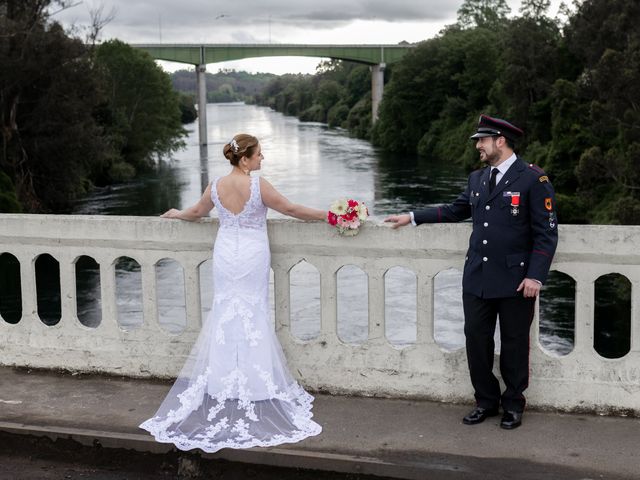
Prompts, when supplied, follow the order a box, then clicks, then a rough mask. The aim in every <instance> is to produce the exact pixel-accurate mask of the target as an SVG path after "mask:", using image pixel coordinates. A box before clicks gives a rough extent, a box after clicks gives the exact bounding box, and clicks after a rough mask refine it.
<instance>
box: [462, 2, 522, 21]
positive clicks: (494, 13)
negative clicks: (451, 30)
mask: <svg viewBox="0 0 640 480" xmlns="http://www.w3.org/2000/svg"><path fill="white" fill-rule="evenodd" d="M509 13H511V8H509V5H507V1H506V0H464V2H463V3H462V6H461V7H460V8H459V9H458V21H457V24H458V25H459V26H460V27H462V28H473V27H484V28H496V27H500V26H501V25H503V24H504V23H505V22H506V21H507V15H509Z"/></svg>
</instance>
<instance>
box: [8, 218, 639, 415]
mask: <svg viewBox="0 0 640 480" xmlns="http://www.w3.org/2000/svg"><path fill="white" fill-rule="evenodd" d="M0 225H1V228H0V253H3V252H7V253H10V254H12V255H14V256H15V257H16V258H17V259H18V261H19V262H20V273H21V289H22V319H21V320H20V321H19V322H18V323H17V324H9V323H7V322H4V321H0V336H1V337H2V339H3V341H2V344H1V345H0V364H2V365H18V366H30V367H42V368H66V369H72V370H79V371H102V372H109V373H117V374H123V375H130V376H158V377H173V376H176V375H177V373H178V372H179V369H180V367H181V365H182V363H183V361H184V359H185V358H186V355H187V354H188V352H189V350H190V348H191V345H192V344H193V342H194V340H195V337H196V335H197V333H198V331H199V329H200V324H201V321H200V317H201V313H200V312H201V305H200V278H199V271H198V268H199V265H201V264H202V263H203V262H204V261H206V260H207V259H208V258H210V256H211V246H212V243H213V240H214V238H215V235H216V232H217V228H218V223H217V220H215V219H206V220H202V221H200V222H196V223H189V222H181V221H178V220H172V221H168V220H164V219H159V218H150V217H117V216H66V215H19V214H3V215H0ZM268 228H269V237H270V242H271V251H272V268H273V271H274V275H275V312H276V330H277V332H278V335H279V338H280V341H281V343H282V346H283V349H284V351H285V353H286V355H287V358H288V360H289V362H290V365H291V370H292V373H294V375H296V376H297V377H298V378H299V379H300V380H301V382H302V383H303V384H304V385H305V386H307V387H309V388H311V389H313V390H325V391H329V392H340V393H352V394H364V395H381V396H392V397H426V398H431V399H437V400H441V401H470V400H471V399H472V392H471V388H470V384H469V380H468V372H467V366H466V359H465V354H464V350H463V349H460V350H456V351H454V352H449V351H445V350H444V349H443V348H441V347H440V346H439V345H438V344H437V343H436V342H435V340H434V335H433V331H434V312H433V305H434V293H433V284H434V277H435V276H436V275H437V274H438V272H441V271H443V270H446V269H449V268H455V269H458V270H461V269H462V265H463V261H464V254H465V251H466V248H467V242H468V237H469V233H470V228H471V226H470V224H437V225H425V226H421V227H419V228H404V229H400V230H393V229H391V228H389V227H388V226H386V225H376V224H374V223H373V222H370V223H368V224H366V225H364V227H363V228H362V231H361V232H360V234H359V235H358V236H356V237H352V238H343V237H339V236H338V235H337V234H336V233H334V232H333V231H331V230H330V228H329V227H328V226H327V225H326V224H323V223H308V222H298V221H290V220H270V221H269V223H268ZM639 247H640V227H623V226H569V225H563V226H561V227H560V242H559V245H558V251H557V254H556V257H555V260H554V263H553V265H552V270H556V271H559V272H563V273H565V274H567V275H569V276H571V277H572V278H573V279H574V280H575V282H576V301H575V316H576V323H575V347H574V349H573V351H572V352H571V353H569V354H568V355H566V356H562V357H559V356H555V355H553V354H550V353H548V352H546V351H545V350H544V349H543V348H542V347H541V346H540V344H539V342H538V336H537V331H538V328H537V318H536V320H535V322H534V329H533V337H532V345H533V347H532V349H531V376H532V378H531V382H530V388H529V390H528V392H527V398H528V401H529V403H530V404H533V405H538V406H541V407H551V408H558V409H564V410H604V411H607V410H612V409H613V410H630V411H633V412H635V413H640V328H639V326H640V323H639V320H638V312H640V296H639V295H638V288H637V287H638V284H639V282H640V248H639ZM43 253H48V254H50V255H52V256H53V257H54V258H55V259H56V260H58V262H59V264H60V284H61V298H62V318H61V321H60V322H59V323H58V324H57V325H55V326H46V325H44V324H43V323H42V322H41V321H40V319H39V317H38V313H37V297H36V282H35V268H34V265H35V260H36V259H37V257H38V256H39V255H41V254H43ZM83 255H87V256H90V257H92V258H94V259H95V260H96V261H97V262H98V264H99V265H100V285H101V298H102V322H101V324H100V325H99V326H98V327H97V328H88V327H85V326H83V325H82V324H81V323H80V322H79V321H78V319H77V314H76V287H75V271H74V268H75V261H76V260H77V259H78V258H79V257H80V256H83ZM120 257H131V258H133V259H135V260H136V261H137V262H138V263H139V264H140V265H141V276H142V291H143V314H144V323H143V325H142V326H141V327H140V328H138V329H135V330H131V331H125V330H122V329H121V328H119V326H118V322H117V312H116V300H115V295H116V280H115V263H116V261H117V259H118V258H120ZM166 258H169V259H174V260H176V261H177V262H179V263H180V264H181V265H182V267H183V270H184V283H185V304H186V315H187V327H186V329H185V330H184V331H183V332H182V333H181V334H179V335H171V334H169V333H167V332H166V331H164V330H163V329H162V328H159V324H158V319H157V316H158V314H157V301H158V299H157V291H156V278H155V265H156V263H157V262H158V261H159V260H161V259H166ZM301 260H306V261H307V262H309V263H310V264H312V265H314V266H315V267H316V268H317V270H318V272H319V274H320V290H321V293H320V297H321V312H322V313H321V322H320V334H319V336H317V337H316V338H314V339H312V340H309V341H301V340H299V339H297V338H295V337H294V336H293V335H292V334H291V333H290V319H289V312H290V283H289V272H290V270H291V269H292V268H293V267H294V266H295V265H296V264H298V263H299V262H300V261H301ZM344 265H356V266H357V267H359V268H361V269H362V270H363V271H364V272H365V273H366V274H367V276H368V293H369V295H368V307H369V308H368V311H369V337H368V340H367V341H365V342H364V343H362V344H358V345H351V344H345V343H343V342H342V341H341V340H340V338H339V337H338V335H337V295H336V288H337V287H336V285H337V283H336V272H337V271H338V270H339V269H340V268H341V267H342V266H344ZM394 266H402V267H405V268H407V269H410V270H412V271H413V272H414V273H415V274H416V278H417V298H416V304H417V337H416V338H417V339H416V342H415V344H412V345H410V346H406V347H403V348H399V347H397V346H394V345H392V344H391V343H389V342H388V341H387V339H386V337H385V318H384V312H385V305H384V293H385V285H384V274H385V272H386V271H387V270H388V269H389V268H391V267H394ZM614 272H615V273H620V274H622V275H624V276H626V277H627V278H628V279H629V281H630V282H631V285H632V297H631V304H632V311H631V314H632V325H631V339H630V343H631V350H630V352H629V353H628V354H626V355H625V356H624V357H622V358H619V359H606V358H603V357H602V356H600V355H599V354H598V353H597V352H596V351H595V349H594V348H593V338H594V333H593V325H594V307H595V301H594V282H595V280H596V279H597V278H598V277H600V276H602V275H606V274H609V273H614Z"/></svg>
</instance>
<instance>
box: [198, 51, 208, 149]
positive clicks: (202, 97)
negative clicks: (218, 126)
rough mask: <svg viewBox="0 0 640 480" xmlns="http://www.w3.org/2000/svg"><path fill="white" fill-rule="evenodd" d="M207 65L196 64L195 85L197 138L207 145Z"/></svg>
mask: <svg viewBox="0 0 640 480" xmlns="http://www.w3.org/2000/svg"><path fill="white" fill-rule="evenodd" d="M206 70H207V65H206V64H204V63H202V64H200V65H196V75H197V76H196V86H197V89H198V138H199V142H200V145H201V146H206V145H207V79H206V77H205V72H206Z"/></svg>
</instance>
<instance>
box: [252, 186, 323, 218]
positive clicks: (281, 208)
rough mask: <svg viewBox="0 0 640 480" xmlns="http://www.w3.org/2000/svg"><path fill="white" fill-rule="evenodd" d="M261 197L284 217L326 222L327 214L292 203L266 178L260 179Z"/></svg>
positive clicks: (268, 205)
mask: <svg viewBox="0 0 640 480" xmlns="http://www.w3.org/2000/svg"><path fill="white" fill-rule="evenodd" d="M260 195H261V196H262V202H263V203H264V204H265V205H266V206H267V207H269V208H272V209H274V210H275V211H277V212H280V213H282V214H284V215H288V216H290V217H294V218H299V219H300V220H326V219H327V212H326V211H324V210H318V209H317V208H311V207H305V206H304V205H299V204H297V203H291V202H290V201H289V200H287V198H286V197H285V196H284V195H282V194H281V193H280V192H278V191H277V190H276V189H275V188H274V187H273V185H271V184H270V183H269V182H268V181H266V180H265V179H264V178H262V177H261V178H260Z"/></svg>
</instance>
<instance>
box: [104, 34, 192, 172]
mask: <svg viewBox="0 0 640 480" xmlns="http://www.w3.org/2000/svg"><path fill="white" fill-rule="evenodd" d="M95 61H96V66H97V67H98V68H99V69H100V70H101V71H102V73H103V75H104V78H105V91H106V92H107V99H106V102H105V105H104V110H103V117H102V120H103V124H104V127H105V129H106V132H107V134H108V135H109V137H110V138H111V139H112V141H113V142H114V144H115V145H116V146H117V148H118V150H119V152H120V155H121V156H122V160H123V161H124V162H126V163H127V164H129V165H130V166H131V167H133V168H134V169H135V171H144V170H149V169H150V168H151V167H152V166H153V164H154V162H153V159H154V156H162V155H166V154H169V153H171V152H173V151H175V150H177V149H178V148H179V147H181V146H182V142H181V140H180V138H181V137H182V136H184V135H185V134H186V132H185V131H184V129H183V128H182V125H181V122H180V117H181V116H180V108H179V100H178V94H177V93H176V92H175V91H174V90H173V88H172V85H171V80H170V78H169V76H168V75H167V74H166V73H165V72H164V71H163V70H162V69H161V68H160V67H159V66H158V65H156V63H155V62H154V61H153V59H152V58H151V57H150V56H149V55H148V54H147V53H145V52H142V51H140V50H136V49H134V48H132V47H130V46H129V45H127V44H125V43H123V42H121V41H119V40H111V41H108V42H105V43H103V44H101V45H100V46H99V47H97V48H96V53H95Z"/></svg>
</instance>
